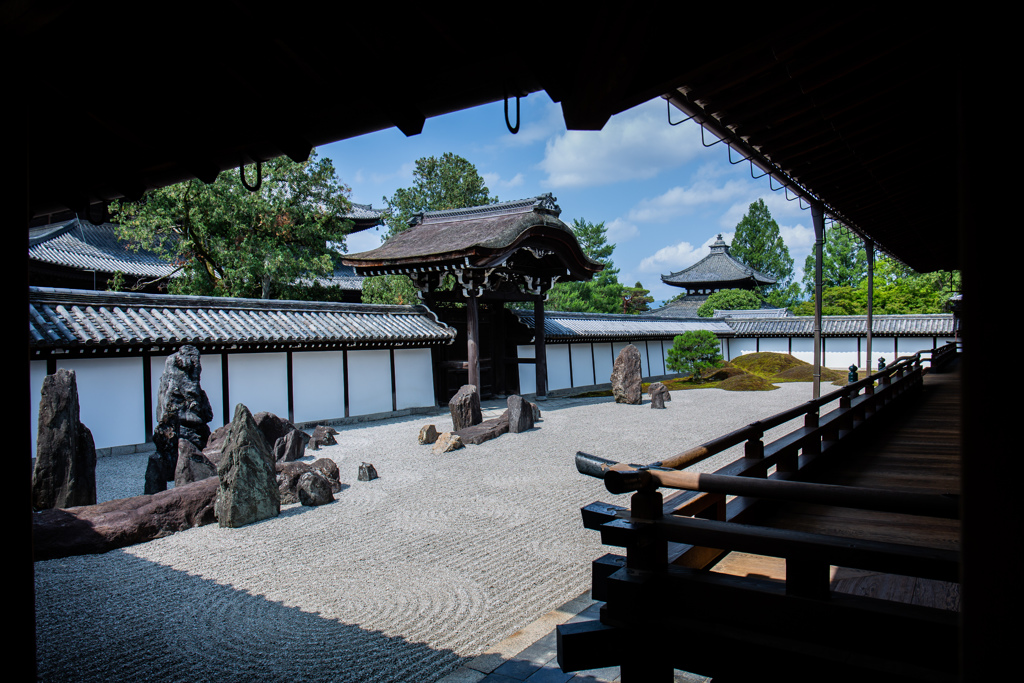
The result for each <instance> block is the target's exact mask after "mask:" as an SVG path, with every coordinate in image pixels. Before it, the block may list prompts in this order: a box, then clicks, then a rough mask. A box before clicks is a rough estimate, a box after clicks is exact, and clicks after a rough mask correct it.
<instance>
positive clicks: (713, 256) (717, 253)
mask: <svg viewBox="0 0 1024 683" xmlns="http://www.w3.org/2000/svg"><path fill="white" fill-rule="evenodd" d="M661 281H662V282H664V283H665V284H666V285H672V286H674V287H683V288H684V289H687V290H689V291H715V290H719V289H753V288H754V287H761V286H764V285H773V284H775V278H773V277H772V276H770V275H765V274H764V273H760V272H758V271H756V270H754V269H753V268H751V267H750V266H747V265H745V264H743V263H741V262H739V261H737V260H736V259H735V258H733V257H732V256H731V255H730V254H729V246H728V245H727V244H726V243H725V242H724V241H723V240H722V236H721V235H719V236H718V240H716V241H715V243H714V244H712V245H711V253H710V254H708V255H707V256H705V257H704V258H702V259H701V260H700V261H698V262H697V263H695V264H693V265H692V266H690V267H689V268H685V269H683V270H680V271H679V272H676V273H670V274H669V275H662V276H661Z"/></svg>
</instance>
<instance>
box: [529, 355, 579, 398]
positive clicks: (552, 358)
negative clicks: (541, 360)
mask: <svg viewBox="0 0 1024 683" xmlns="http://www.w3.org/2000/svg"><path fill="white" fill-rule="evenodd" d="M545 354H546V356H547V366H548V391H552V390H554V389H568V388H569V387H571V386H572V381H571V379H570V377H569V345H568V344H547V345H546V348H545ZM535 382H536V380H535Z"/></svg>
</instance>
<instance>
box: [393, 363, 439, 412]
mask: <svg viewBox="0 0 1024 683" xmlns="http://www.w3.org/2000/svg"><path fill="white" fill-rule="evenodd" d="M395 389H396V391H397V392H398V398H397V402H398V409H399V410H402V409H404V408H423V407H425V406H432V405H434V403H435V399H434V366H433V363H432V361H431V355H430V349H395Z"/></svg>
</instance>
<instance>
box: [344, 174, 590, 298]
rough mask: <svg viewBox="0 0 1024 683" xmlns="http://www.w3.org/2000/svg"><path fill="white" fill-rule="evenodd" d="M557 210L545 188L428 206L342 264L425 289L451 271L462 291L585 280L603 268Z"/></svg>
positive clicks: (539, 286)
mask: <svg viewBox="0 0 1024 683" xmlns="http://www.w3.org/2000/svg"><path fill="white" fill-rule="evenodd" d="M560 213H561V209H559V208H558V206H557V205H556V204H555V198H554V197H552V196H551V195H550V194H546V195H541V196H539V197H531V198H529V199H520V200H515V201H509V202H501V203H496V204H488V205H485V206H476V207H472V208H468V209H453V210H449V211H429V212H426V213H423V214H420V215H417V216H415V217H414V218H413V220H412V221H410V227H409V228H408V229H406V230H405V231H403V232H400V233H398V234H397V235H394V236H393V237H391V239H389V240H388V241H387V242H385V243H384V244H382V245H381V246H380V247H377V248H376V249H372V250H370V251H364V252H361V253H358V254H348V255H346V256H345V257H344V258H343V259H342V262H343V263H344V264H346V265H351V266H354V267H355V269H356V272H357V273H358V274H360V275H384V274H389V273H404V274H408V275H410V276H411V277H412V278H413V281H414V282H415V283H416V284H417V286H419V287H420V288H421V289H423V290H424V291H426V290H430V289H433V288H434V287H436V286H437V284H438V283H439V281H440V277H441V276H443V275H444V274H445V272H452V273H453V274H455V275H456V276H457V277H458V278H459V282H460V284H461V285H462V286H463V288H464V289H465V290H466V291H469V290H473V289H475V290H478V291H480V290H494V291H497V290H500V289H509V290H510V289H512V288H515V287H516V286H517V285H522V286H523V287H524V288H525V289H526V290H527V291H532V292H533V293H535V294H539V293H541V292H542V291H545V290H547V289H548V288H550V287H551V285H552V284H554V282H555V281H556V280H563V281H565V280H589V279H590V278H591V277H592V276H593V274H594V273H596V272H598V271H600V270H601V269H602V268H604V265H603V264H601V263H599V262H597V261H594V260H593V259H590V258H589V257H587V256H586V254H584V253H583V251H582V249H581V248H580V246H579V243H578V242H577V240H576V236H575V234H574V233H573V231H572V229H571V228H570V227H569V226H568V225H566V224H565V223H563V222H562V221H561V220H559V218H558V216H559V214H560Z"/></svg>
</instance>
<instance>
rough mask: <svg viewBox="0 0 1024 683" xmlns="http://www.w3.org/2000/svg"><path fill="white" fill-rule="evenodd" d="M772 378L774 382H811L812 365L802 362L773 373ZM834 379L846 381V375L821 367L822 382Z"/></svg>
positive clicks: (812, 375)
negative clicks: (796, 365)
mask: <svg viewBox="0 0 1024 683" xmlns="http://www.w3.org/2000/svg"><path fill="white" fill-rule="evenodd" d="M772 379H773V380H774V381H776V382H813V381H814V366H813V365H811V364H809V363H804V364H803V365H802V366H800V367H795V368H789V369H788V370H785V371H783V372H780V373H778V374H777V375H774V376H773V377H772ZM836 380H842V381H843V382H845V381H846V375H844V374H843V373H841V372H838V371H837V370H829V369H828V368H822V369H821V381H822V382H835V381H836Z"/></svg>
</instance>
